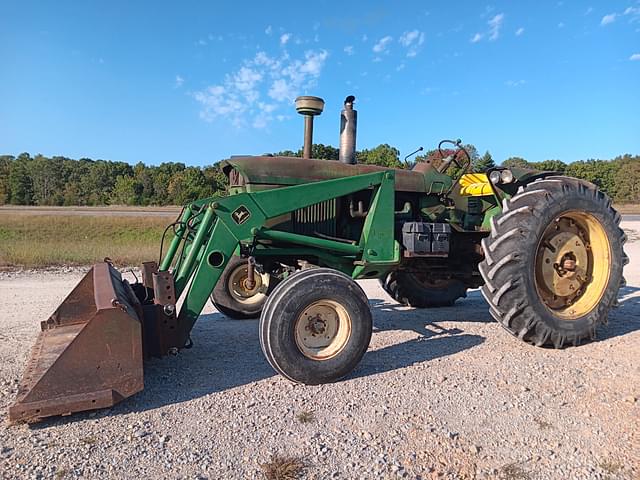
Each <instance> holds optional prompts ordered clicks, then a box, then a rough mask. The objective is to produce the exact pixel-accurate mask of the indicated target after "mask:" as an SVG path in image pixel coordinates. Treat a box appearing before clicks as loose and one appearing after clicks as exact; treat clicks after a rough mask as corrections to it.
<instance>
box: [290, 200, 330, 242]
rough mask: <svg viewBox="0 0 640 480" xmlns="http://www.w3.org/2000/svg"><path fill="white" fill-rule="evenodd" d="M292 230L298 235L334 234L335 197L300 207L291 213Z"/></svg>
mask: <svg viewBox="0 0 640 480" xmlns="http://www.w3.org/2000/svg"><path fill="white" fill-rule="evenodd" d="M291 222H292V224H293V232H294V233H299V234H300V235H314V234H315V233H322V234H324V235H330V236H332V237H335V236H336V199H335V198H334V199H332V200H327V201H325V202H320V203H316V204H314V205H311V206H309V207H305V208H300V209H298V210H295V211H294V212H292V214H291Z"/></svg>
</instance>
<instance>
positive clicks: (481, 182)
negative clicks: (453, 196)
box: [460, 173, 493, 197]
mask: <svg viewBox="0 0 640 480" xmlns="http://www.w3.org/2000/svg"><path fill="white" fill-rule="evenodd" d="M460 195H462V196H465V197H483V196H485V195H493V190H492V189H491V185H490V184H489V179H488V178H487V176H486V175H485V174H484V173H465V174H464V175H463V176H462V177H460Z"/></svg>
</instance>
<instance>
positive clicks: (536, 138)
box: [0, 0, 640, 165]
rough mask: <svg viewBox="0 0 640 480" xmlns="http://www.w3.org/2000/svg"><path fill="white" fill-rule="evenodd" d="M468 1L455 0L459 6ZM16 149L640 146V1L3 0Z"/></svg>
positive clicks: (151, 156) (108, 155) (150, 154)
mask: <svg viewBox="0 0 640 480" xmlns="http://www.w3.org/2000/svg"><path fill="white" fill-rule="evenodd" d="M454 4H455V5H454ZM0 61H1V63H0V64H1V65H2V70H1V72H0V153H8V154H18V153H20V152H22V151H28V152H31V153H32V154H35V153H42V154H44V155H66V156H69V157H73V158H79V157H83V156H86V157H91V158H105V159H112V160H123V161H127V162H131V163H134V162H137V161H144V162H145V163H152V164H157V163H160V162H163V161H181V162H184V163H187V164H190V165H205V164H211V163H214V162H216V161H218V160H220V159H223V158H226V157H228V156H230V155H237V154H261V153H264V152H273V151H278V150H282V149H297V148H299V147H300V145H301V143H302V119H301V118H300V117H299V116H298V115H297V114H296V113H295V110H294V108H293V99H294V98H295V96H297V95H300V94H310V95H318V96H321V97H323V98H324V99H325V101H326V107H325V112H324V113H323V115H322V116H321V117H319V118H318V119H317V120H316V128H315V141H316V142H318V143H325V144H332V145H337V143H338V122H339V111H340V109H341V106H342V101H343V99H344V97H345V96H346V95H348V94H353V95H355V96H356V108H357V109H358V111H359V124H358V127H359V131H358V145H357V146H358V148H359V149H360V148H371V147H374V146H376V145H378V144H380V143H389V144H391V145H394V146H396V147H398V148H399V149H400V150H401V152H402V153H403V154H406V153H409V152H411V151H412V150H415V149H416V148H417V147H418V146H421V145H422V146H424V147H425V148H427V149H428V148H432V147H433V146H434V145H435V144H436V143H437V141H438V140H439V139H441V138H445V137H448V138H452V137H460V138H462V139H463V140H464V141H465V142H469V143H473V144H475V145H476V146H477V147H478V149H479V150H480V151H481V152H484V151H485V150H489V151H490V152H491V153H492V154H493V156H494V158H495V159H496V160H497V161H502V160H504V159H505V158H508V157H509V156H514V155H518V156H522V157H525V158H527V159H528V160H532V161H539V160H544V159H550V158H559V159H562V160H565V161H573V160H576V159H583V158H611V157H613V156H616V155H618V154H623V153H633V154H638V153H640V1H638V0H627V1H600V2H596V1H587V2H578V1H568V0H565V1H564V2H563V1H552V2H535V3H534V2H490V3H485V2H474V1H464V2H444V1H442V2H435V1H433V2H432V1H429V2H426V1H424V2H419V1H414V2H402V1H396V2H325V1H314V2H300V1H296V2H255V3H251V2H224V3H222V2H187V1H184V2H161V1H155V2H124V1H108V2H107V1H102V2H98V1H86V2H66V1H56V2H30V1H28V0H24V1H8V0H1V2H0Z"/></svg>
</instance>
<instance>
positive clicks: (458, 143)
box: [438, 138, 471, 173]
mask: <svg viewBox="0 0 640 480" xmlns="http://www.w3.org/2000/svg"><path fill="white" fill-rule="evenodd" d="M445 143H450V144H451V145H453V146H454V147H456V149H457V150H456V151H455V152H454V153H453V155H452V156H451V157H450V158H449V159H447V160H445V157H444V152H443V151H442V145H443V144H445ZM461 151H462V152H463V153H464V154H465V156H466V157H467V162H466V164H465V165H464V166H462V165H460V163H459V162H458V154H459V153H460V152H461ZM438 154H440V159H441V160H443V162H442V164H441V165H440V167H439V168H438V171H439V172H440V173H444V172H446V171H447V169H448V168H449V165H451V162H453V163H455V164H456V166H457V167H458V168H461V169H463V172H462V173H464V172H466V171H467V169H468V168H469V165H471V156H470V155H469V152H467V149H466V148H464V146H463V145H462V140H460V139H459V138H458V139H457V140H442V141H441V142H440V143H439V144H438Z"/></svg>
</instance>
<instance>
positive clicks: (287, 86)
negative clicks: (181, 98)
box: [193, 50, 329, 129]
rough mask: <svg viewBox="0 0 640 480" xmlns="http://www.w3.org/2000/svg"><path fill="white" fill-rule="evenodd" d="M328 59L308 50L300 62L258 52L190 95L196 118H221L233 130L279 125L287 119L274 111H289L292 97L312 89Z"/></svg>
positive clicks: (298, 59) (318, 52) (283, 54)
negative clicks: (197, 112) (197, 108)
mask: <svg viewBox="0 0 640 480" xmlns="http://www.w3.org/2000/svg"><path fill="white" fill-rule="evenodd" d="M328 56H329V54H328V52H327V51H326V50H308V51H306V52H305V53H304V56H303V57H301V58H292V57H291V56H290V55H289V54H288V53H282V54H281V55H280V56H270V55H268V54H267V53H266V52H258V53H257V54H256V55H255V56H254V57H253V58H250V59H246V60H244V62H242V66H241V67H240V68H239V69H238V70H237V71H234V72H231V73H229V74H227V75H225V77H224V79H223V81H222V82H220V84H218V85H211V86H209V87H207V88H205V89H204V90H201V91H199V92H195V93H194V94H193V98H194V99H195V100H196V101H197V102H198V103H199V104H200V106H201V111H200V117H201V118H202V119H204V120H205V121H209V122H210V121H213V120H216V119H218V118H225V119H227V120H229V121H230V122H231V124H232V125H234V126H236V127H243V126H247V125H250V126H252V127H253V128H258V129H260V128H266V127H267V126H268V125H269V124H270V123H271V122H273V121H274V120H280V121H282V119H285V118H287V117H286V115H282V114H279V113H278V112H277V111H278V109H280V108H284V107H285V105H286V107H287V108H289V107H290V106H291V102H292V101H293V100H294V99H295V97H297V96H298V95H300V94H301V93H303V92H304V91H306V90H308V89H310V88H313V86H314V85H315V84H316V83H317V79H318V78H319V77H320V74H321V73H322V69H323V68H324V65H325V63H326V60H327V58H328Z"/></svg>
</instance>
